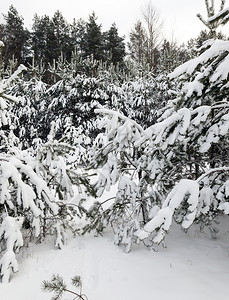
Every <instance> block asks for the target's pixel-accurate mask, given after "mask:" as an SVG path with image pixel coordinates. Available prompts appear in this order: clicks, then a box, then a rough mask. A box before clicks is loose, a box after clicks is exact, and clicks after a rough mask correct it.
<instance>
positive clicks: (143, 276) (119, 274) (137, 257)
mask: <svg viewBox="0 0 229 300" xmlns="http://www.w3.org/2000/svg"><path fill="white" fill-rule="evenodd" d="M228 224H229V221H228V217H224V220H223V223H222V227H223V230H221V232H220V234H219V237H218V239H217V240H212V239H211V238H210V235H209V234H208V230H207V229H206V230H205V233H202V234H199V233H198V232H196V231H195V230H192V231H193V232H192V233H188V234H185V233H184V232H182V231H181V230H180V229H179V228H177V227H176V228H173V229H172V231H171V232H170V234H169V235H168V237H167V238H166V243H167V248H161V247H160V248H159V249H158V250H159V251H158V252H154V251H152V250H147V249H146V248H143V247H142V246H141V247H137V246H136V247H134V249H133V250H132V252H131V253H129V254H126V253H124V252H123V251H122V249H121V248H119V247H117V246H115V245H114V244H113V243H112V234H111V233H109V232H106V233H105V234H104V236H103V237H98V238H95V237H93V236H85V237H76V238H74V239H70V240H69V242H68V244H67V245H66V246H65V247H64V249H62V250H55V249H53V247H52V245H51V243H49V242H48V241H47V242H46V243H45V244H42V245H31V246H30V247H29V248H27V249H24V250H23V255H22V258H21V263H20V271H19V273H17V274H15V275H13V277H12V279H11V282H10V283H9V284H1V285H0V299H1V300H44V299H51V297H52V296H53V294H51V293H50V294H49V293H44V292H42V291H41V282H42V280H44V279H46V280H49V279H51V276H52V275H53V274H60V275H62V276H63V278H64V279H65V281H66V282H67V283H68V282H69V281H70V278H71V277H73V276H75V275H80V276H81V277H82V281H83V292H84V293H85V294H87V296H88V299H89V300H139V299H158V300H168V299H169V300H183V299H184V300H194V299H195V300H205V299H206V300H216V299H217V300H226V299H228V297H229V296H228V295H229V285H228V278H229V232H228V230H227V228H228V226H227V225H228ZM69 286H70V285H69ZM63 299H73V297H71V296H70V295H67V294H65V296H64V297H63Z"/></svg>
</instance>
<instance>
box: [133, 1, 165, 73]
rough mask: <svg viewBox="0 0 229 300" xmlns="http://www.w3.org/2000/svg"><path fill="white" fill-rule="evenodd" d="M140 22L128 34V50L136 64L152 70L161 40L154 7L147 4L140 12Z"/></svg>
mask: <svg viewBox="0 0 229 300" xmlns="http://www.w3.org/2000/svg"><path fill="white" fill-rule="evenodd" d="M141 12H142V21H141V20H138V21H137V22H136V23H135V25H134V29H132V30H131V32H130V41H129V43H128V48H129V51H130V56H131V57H132V59H134V60H135V61H136V62H138V63H140V64H142V63H147V64H148V66H149V68H150V69H154V68H155V66H156V61H157V56H158V55H157V54H158V48H159V46H160V43H161V41H162V39H161V38H160V37H161V35H162V21H161V18H160V15H159V13H158V11H157V10H156V8H155V7H153V5H152V4H151V2H149V3H148V4H146V5H145V6H144V7H143V8H142V10H141Z"/></svg>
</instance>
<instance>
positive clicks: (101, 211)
mask: <svg viewBox="0 0 229 300" xmlns="http://www.w3.org/2000/svg"><path fill="white" fill-rule="evenodd" d="M203 47H205V48H202V49H201V54H200V55H199V56H198V57H197V58H195V59H192V60H190V61H189V62H187V63H185V64H184V65H182V66H180V67H178V68H177V69H176V70H175V71H174V72H173V73H172V74H171V75H170V78H171V79H172V78H175V77H178V78H179V80H180V82H181V88H182V90H181V92H180V94H178V95H177V96H176V98H175V99H173V100H170V101H169V102H168V103H167V104H166V106H165V107H164V108H162V109H160V110H159V111H158V119H157V122H156V123H155V124H153V125H152V126H150V127H149V128H147V129H145V130H143V129H142V127H141V126H139V125H138V124H137V123H135V122H134V121H133V120H131V119H129V118H127V117H125V116H123V115H121V114H119V113H118V112H111V111H106V110H104V109H101V110H100V112H101V113H103V114H107V115H108V116H109V117H108V119H106V120H105V121H104V122H105V124H104V125H105V127H106V134H105V136H102V135H100V136H99V137H98V140H97V143H98V145H97V147H98V150H97V152H96V155H95V166H96V167H101V174H100V177H99V180H98V182H97V187H98V189H99V191H100V193H101V192H103V189H108V190H109V187H110V186H111V185H112V184H115V183H117V190H118V191H117V193H116V195H115V197H114V199H108V200H107V201H106V202H105V203H98V202H97V203H95V205H94V207H92V209H91V211H89V214H88V216H89V217H90V218H91V220H92V222H91V224H89V225H88V227H91V228H94V229H97V230H98V231H100V230H102V229H103V227H104V226H106V225H107V224H108V223H109V224H111V226H112V227H113V229H114V233H115V242H116V243H117V244H124V246H125V248H126V251H129V250H130V247H131V244H132V242H138V241H139V240H138V238H140V239H141V240H143V241H144V243H146V244H147V245H150V244H149V243H154V242H156V243H160V242H161V241H162V240H163V238H164V237H165V235H166V233H167V232H168V230H169V228H170V226H171V223H172V220H175V221H176V222H177V223H180V224H181V225H182V227H183V228H185V229H187V228H188V227H189V226H191V225H192V224H193V222H201V224H206V225H209V226H210V229H212V233H213V235H214V228H213V226H211V221H212V220H213V219H214V218H215V217H216V216H217V215H219V214H222V213H228V212H229V208H228V197H229V192H228V171H229V165H228V164H229V162H228V154H227V153H228V128H229V117H228V115H229V114H228V113H229V110H228V109H229V107H228V99H227V94H228V91H227V89H228V73H229V68H228V63H227V62H228V49H229V44H228V42H227V41H219V40H216V41H214V40H213V41H208V42H207V43H206V44H205V46H203ZM216 149H217V150H216ZM109 203H111V204H110V205H108V204H109Z"/></svg>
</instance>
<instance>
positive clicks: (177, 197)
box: [136, 179, 199, 243]
mask: <svg viewBox="0 0 229 300" xmlns="http://www.w3.org/2000/svg"><path fill="white" fill-rule="evenodd" d="M198 195H199V185H198V183H197V182H195V181H193V180H189V179H182V180H181V181H180V182H179V183H178V184H177V185H176V186H175V187H174V188H173V189H172V191H171V192H170V193H169V195H168V196H167V198H166V200H165V202H164V203H163V205H162V208H161V209H160V210H159V211H158V213H157V215H156V216H155V217H154V218H153V219H152V220H151V221H149V222H148V223H147V224H146V225H145V226H144V229H143V230H140V231H139V232H137V234H136V235H137V236H138V237H139V238H140V239H145V238H148V237H149V235H150V234H151V233H152V232H153V231H155V230H156V231H157V233H156V236H155V237H154V239H153V242H155V243H160V242H161V241H162V240H163V238H164V237H165V235H166V233H167V231H168V230H169V228H170V226H171V224H172V218H173V215H174V213H175V210H176V209H178V208H179V207H180V206H181V204H182V202H184V201H185V202H186V203H187V204H188V208H187V212H186V214H185V215H184V217H183V222H182V226H183V227H184V228H188V227H189V226H190V225H191V224H192V223H193V221H194V219H195V216H196V213H197V205H198Z"/></svg>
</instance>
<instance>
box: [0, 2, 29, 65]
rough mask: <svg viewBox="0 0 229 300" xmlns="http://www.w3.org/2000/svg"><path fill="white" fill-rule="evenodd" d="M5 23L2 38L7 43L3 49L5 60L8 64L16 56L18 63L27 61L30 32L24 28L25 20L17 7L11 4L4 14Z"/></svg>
mask: <svg viewBox="0 0 229 300" xmlns="http://www.w3.org/2000/svg"><path fill="white" fill-rule="evenodd" d="M4 19H5V24H3V25H2V33H1V37H0V38H1V40H2V41H3V42H4V44H5V45H6V46H5V47H4V49H3V60H4V62H5V63H6V64H8V62H9V60H10V59H12V58H13V57H14V59H16V60H17V63H18V64H20V63H25V62H26V61H27V60H28V57H29V39H30V34H29V31H28V30H27V29H25V28H24V21H23V18H22V17H21V16H19V14H18V11H17V10H16V8H15V7H14V6H13V5H11V6H10V7H9V11H8V13H7V15H4Z"/></svg>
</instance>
